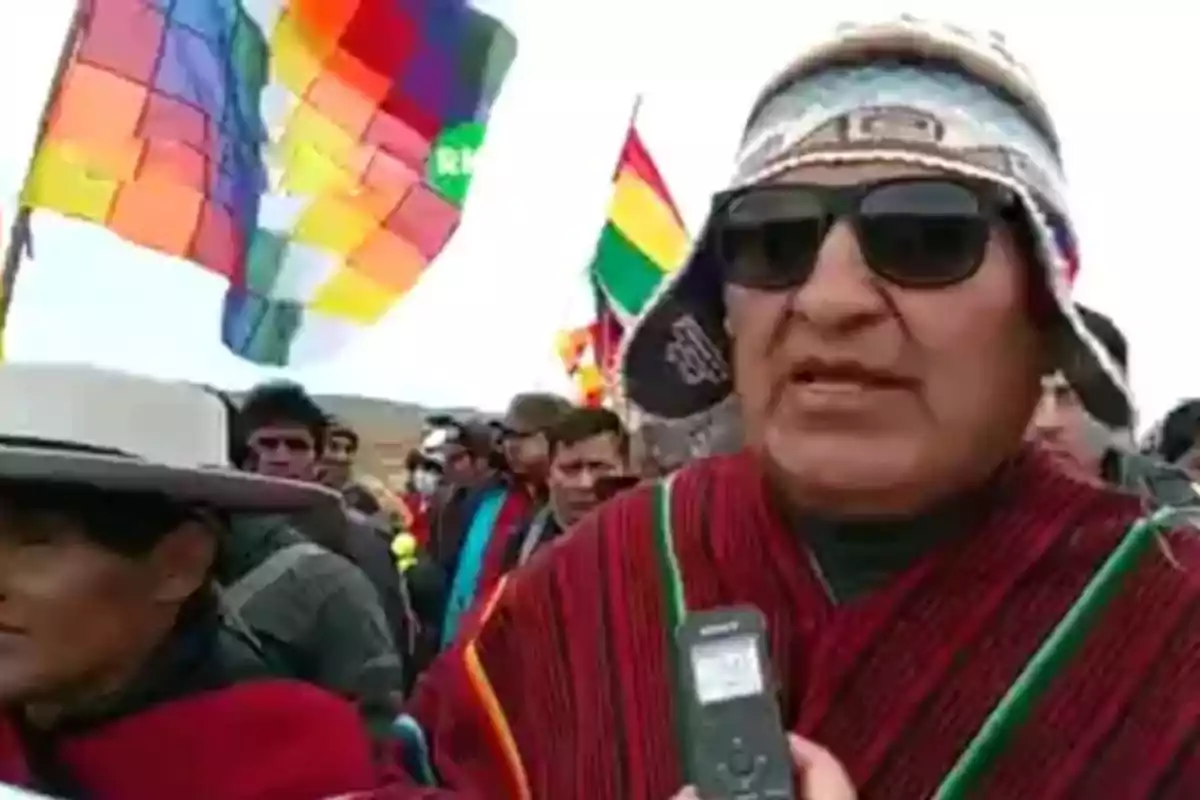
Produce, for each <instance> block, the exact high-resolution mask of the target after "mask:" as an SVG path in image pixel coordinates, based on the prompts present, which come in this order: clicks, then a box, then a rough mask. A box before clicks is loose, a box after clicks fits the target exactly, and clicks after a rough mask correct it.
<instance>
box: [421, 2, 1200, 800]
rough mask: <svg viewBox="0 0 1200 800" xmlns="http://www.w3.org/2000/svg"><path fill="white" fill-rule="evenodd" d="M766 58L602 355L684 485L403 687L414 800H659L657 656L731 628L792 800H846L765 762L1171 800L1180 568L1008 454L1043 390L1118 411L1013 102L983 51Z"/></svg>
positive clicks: (1166, 545) (905, 778) (1185, 606)
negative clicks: (747, 637)
mask: <svg viewBox="0 0 1200 800" xmlns="http://www.w3.org/2000/svg"><path fill="white" fill-rule="evenodd" d="M796 35H797V37H798V38H803V39H805V40H806V41H809V42H813V44H812V45H811V46H810V47H806V48H805V49H804V50H803V51H802V52H800V53H798V54H797V57H796V59H795V61H794V62H793V63H792V64H791V65H790V66H789V67H788V68H787V69H785V70H784V71H783V72H782V73H781V74H780V75H779V76H778V77H777V78H776V79H774V80H772V81H771V82H770V83H769V84H768V85H767V86H766V87H765V88H764V90H763V91H762V93H761V94H760V97H759V99H758V100H757V102H756V103H755V104H754V106H753V110H752V112H751V114H750V117H749V120H748V122H747V125H746V130H745V136H744V140H743V145H742V148H741V152H740V153H739V156H738V159H737V165H736V167H735V170H734V178H733V180H732V182H731V184H730V186H729V187H728V189H727V190H725V191H723V192H721V193H719V194H717V195H716V196H715V197H714V199H713V205H712V211H711V213H710V214H709V217H708V222H707V225H706V229H705V231H704V232H703V234H702V235H701V236H700V237H699V239H698V240H697V242H696V245H695V247H694V249H693V251H692V252H691V253H690V255H689V256H688V258H687V259H686V261H685V263H684V264H683V265H682V267H681V268H680V269H679V270H678V271H676V272H674V273H672V274H671V275H669V276H668V277H667V278H666V285H665V286H663V287H661V288H660V291H659V292H658V293H657V294H656V295H655V299H654V301H653V302H652V303H651V304H650V305H649V307H647V308H646V309H645V310H644V311H643V314H642V316H641V317H640V318H639V320H638V322H637V325H636V326H634V328H633V329H632V330H631V331H630V333H629V335H628V337H629V338H628V341H627V342H626V345H625V350H624V357H623V360H622V365H621V371H622V392H621V394H622V397H623V398H624V399H625V400H626V402H627V403H628V404H629V405H630V406H631V411H632V413H631V414H630V416H631V418H633V419H637V420H639V422H640V423H641V424H642V425H643V433H644V434H645V435H646V437H647V439H648V440H649V443H650V444H651V446H652V448H653V450H654V451H655V456H656V458H657V459H658V460H659V461H660V462H661V463H677V461H679V460H687V459H692V461H691V463H689V464H688V465H687V466H685V467H684V468H683V469H681V470H679V471H678V472H675V473H674V474H673V475H671V476H669V477H667V478H665V479H663V480H661V481H658V482H656V483H654V484H651V485H647V486H644V487H639V488H635V489H632V490H630V491H627V492H625V493H624V494H622V495H620V496H618V497H616V498H614V499H613V500H612V501H610V502H609V503H607V504H605V505H604V506H602V507H601V508H600V509H598V510H597V512H596V513H594V514H592V515H589V516H588V517H585V518H584V519H583V520H581V522H580V523H579V524H578V525H577V526H576V528H575V530H573V531H571V532H569V533H568V534H567V535H566V536H565V537H563V539H561V540H560V541H559V542H557V543H556V544H555V545H554V546H553V547H552V548H551V549H550V551H549V552H547V553H545V554H543V556H542V557H539V558H535V559H533V560H532V561H531V562H530V563H529V564H528V565H527V566H526V567H525V568H524V569H521V570H517V571H516V572H514V573H511V574H510V575H509V576H508V577H507V578H506V579H505V580H503V581H502V582H501V583H500V584H499V585H498V587H497V588H496V590H495V591H494V592H493V593H492V594H491V595H490V596H489V597H488V598H487V599H486V601H485V602H482V603H481V604H480V605H481V607H482V608H483V613H482V614H481V615H480V619H479V620H478V621H477V622H476V623H475V624H474V625H473V626H472V629H471V630H470V631H469V632H468V633H467V634H466V635H465V636H464V637H463V640H462V641H461V642H460V643H459V645H458V646H456V648H455V649H454V650H452V651H451V652H449V653H444V654H443V655H442V657H441V658H440V659H439V660H438V662H437V663H436V664H434V666H433V667H432V668H431V669H430V670H429V672H428V673H427V675H426V676H425V678H424V680H423V681H422V682H421V685H420V686H419V687H418V688H417V691H416V692H415V694H414V696H413V697H412V699H411V700H410V702H409V704H408V706H407V710H408V712H409V713H410V715H411V717H412V719H414V720H415V721H416V722H417V723H418V724H419V725H420V727H421V730H422V733H423V741H424V742H426V743H427V744H428V756H429V760H430V763H431V766H432V768H433V773H434V774H436V775H437V776H439V777H440V779H441V780H442V781H443V782H444V784H445V786H446V787H447V789H448V791H447V792H446V793H445V794H444V795H441V796H444V797H446V798H450V797H454V796H460V797H466V796H479V797H485V796H486V797H488V798H494V800H507V799H508V798H513V799H514V800H515V799H516V798H530V799H531V800H532V799H533V798H537V799H538V800H550V799H553V800H557V798H572V800H607V799H608V798H644V799H645V800H666V798H674V797H686V796H694V793H691V792H690V790H684V789H683V788H682V787H684V785H685V784H687V783H688V782H689V778H690V777H691V776H690V775H689V770H688V768H687V767H688V764H689V762H690V761H691V760H692V759H689V758H688V755H689V754H694V753H695V752H696V751H694V750H692V749H691V747H690V744H691V742H692V739H693V737H694V736H696V735H697V732H696V731H695V730H694V729H693V728H692V727H691V726H689V725H687V724H686V723H687V721H688V716H687V715H685V714H684V711H685V709H686V706H684V705H683V704H682V703H681V702H680V700H679V697H680V692H681V691H682V690H683V687H682V686H680V684H679V679H678V675H679V673H678V665H677V662H678V661H679V660H680V659H681V658H682V657H684V654H681V653H680V652H679V651H678V650H677V648H676V646H675V641H676V639H675V634H676V629H677V625H678V623H679V622H680V621H681V620H683V619H685V618H686V617H687V616H688V615H690V614H692V613H693V612H696V611H700V610H708V609H718V608H726V607H730V606H753V607H755V608H757V609H759V610H760V611H761V612H762V614H763V616H764V617H765V624H766V627H767V637H766V644H767V650H768V652H769V658H770V663H769V664H763V665H761V668H762V670H763V671H765V672H766V674H767V675H768V676H774V677H775V679H776V680H777V682H778V683H777V685H774V686H770V687H769V689H764V691H766V692H767V693H768V695H769V696H773V697H774V699H775V700H776V701H777V704H778V709H779V716H780V719H781V721H782V723H783V725H784V727H785V728H786V730H787V731H788V732H790V733H791V734H792V735H793V736H794V737H797V738H796V739H795V740H794V750H793V754H792V760H793V762H794V764H793V767H794V773H795V776H796V780H795V795H796V796H797V797H803V798H806V800H828V798H833V797H838V798H844V797H848V796H852V793H850V792H848V791H847V787H846V786H845V785H844V782H843V783H842V785H840V786H831V785H825V786H823V787H820V788H818V787H816V786H814V785H811V783H810V785H805V784H806V782H807V781H809V779H812V778H813V763H814V762H813V760H812V759H810V758H808V757H806V756H805V755H804V753H805V752H806V749H807V747H808V746H807V745H804V744H802V743H801V739H800V737H803V739H804V740H808V741H811V742H815V743H817V744H819V745H820V746H822V747H824V748H825V749H826V750H827V751H828V752H829V753H832V754H833V756H835V757H836V758H837V759H838V760H839V761H840V762H841V764H842V765H843V766H844V767H845V769H846V772H847V773H848V775H849V777H850V779H851V780H852V781H853V783H854V785H855V787H856V788H857V791H858V793H859V796H860V797H862V798H864V800H927V798H937V799H938V800H966V799H967V798H971V799H972V800H974V799H975V798H980V799H981V800H990V799H991V798H996V799H997V800H1001V799H1003V800H1012V799H1014V798H1020V799H1021V800H1048V799H1049V798H1065V797H1072V798H1087V800H1142V799H1144V798H1156V799H1157V800H1194V798H1197V797H1200V581H1198V580H1197V574H1196V570H1197V569H1200V535H1197V533H1196V531H1195V530H1194V528H1193V527H1192V526H1191V525H1189V524H1188V517H1187V515H1186V514H1184V513H1181V512H1180V511H1178V510H1175V509H1165V510H1164V509H1160V510H1152V511H1151V513H1150V514H1149V515H1147V513H1146V507H1145V506H1144V499H1143V498H1139V497H1136V496H1133V495H1132V494H1130V493H1127V492H1122V491H1119V490H1117V489H1114V488H1112V487H1109V486H1106V485H1103V484H1101V483H1100V482H1098V481H1095V480H1088V479H1084V478H1080V477H1079V476H1078V475H1076V474H1072V473H1070V472H1068V471H1065V470H1063V469H1062V467H1061V465H1060V463H1059V462H1058V461H1056V460H1055V459H1054V458H1052V457H1051V456H1050V455H1048V454H1047V453H1046V452H1045V451H1044V450H1042V449H1041V448H1038V447H1036V446H1034V445H1031V444H1030V443H1028V442H1027V441H1026V438H1025V433H1026V429H1027V427H1028V425H1029V421H1030V419H1031V417H1032V415H1033V412H1034V407H1035V406H1036V404H1037V402H1038V399H1039V396H1040V394H1041V379H1042V377H1043V376H1044V375H1047V374H1050V373H1052V372H1054V371H1057V370H1059V369H1061V370H1063V373H1064V375H1065V376H1066V378H1067V380H1068V381H1070V382H1071V385H1072V387H1073V388H1074V390H1075V391H1076V392H1077V393H1078V395H1079V397H1080V399H1081V402H1082V403H1083V404H1084V406H1085V407H1086V408H1087V410H1088V412H1089V414H1091V415H1093V416H1094V417H1095V418H1096V419H1097V420H1099V421H1100V422H1102V423H1103V424H1105V425H1109V426H1116V425H1118V424H1119V423H1120V422H1121V420H1123V419H1125V418H1127V416H1128V414H1129V413H1130V405H1131V404H1130V397H1129V393H1128V389H1127V387H1126V385H1125V382H1124V379H1123V377H1122V375H1121V372H1120V370H1119V369H1118V368H1117V367H1116V365H1115V364H1113V360H1112V358H1111V357H1110V356H1109V354H1108V353H1107V352H1106V351H1105V350H1104V348H1103V347H1102V346H1101V345H1100V344H1099V342H1097V341H1096V338H1095V337H1094V336H1093V335H1092V334H1091V333H1090V331H1089V330H1088V329H1087V327H1086V326H1085V325H1084V323H1083V321H1082V319H1081V318H1080V315H1079V313H1078V310H1077V309H1076V308H1075V305H1074V303H1073V301H1072V298H1071V286H1072V283H1073V281H1074V277H1075V273H1076V271H1077V266H1078V258H1077V245H1076V242H1075V233H1074V227H1073V226H1072V224H1071V216H1070V212H1069V208H1068V206H1067V203H1066V199H1065V198H1066V190H1065V177H1064V174H1063V167H1062V155H1061V152H1060V150H1061V147H1060V143H1059V138H1058V136H1057V133H1056V130H1055V126H1054V124H1053V122H1052V120H1051V118H1050V116H1049V113H1048V111H1047V109H1046V107H1045V103H1044V102H1043V100H1042V99H1041V97H1040V95H1039V94H1038V92H1037V91H1036V89H1035V88H1034V85H1033V83H1032V80H1031V78H1030V77H1029V76H1028V74H1027V72H1026V70H1025V69H1024V68H1023V67H1022V66H1021V65H1020V64H1018V63H1017V62H1016V61H1015V60H1014V59H1013V57H1012V56H1011V54H1010V53H1009V51H1008V47H1007V44H1006V42H1005V41H1004V39H1003V37H1000V36H998V35H994V34H985V35H975V34H972V33H970V32H967V31H964V30H963V29H962V28H959V27H956V26H949V25H939V24H935V23H929V22H926V21H922V20H916V19H912V18H902V19H899V20H893V21H888V22H884V23H877V24H865V25H856V26H845V27H842V28H840V29H838V30H837V31H836V32H835V33H834V34H833V35H830V36H829V37H827V38H824V39H817V40H816V41H815V42H814V40H813V38H810V36H811V32H800V31H798V32H797V34H796ZM1151 213H1152V212H1151ZM1144 235H1147V236H1154V235H1156V233H1155V232H1154V230H1153V227H1152V226H1151V227H1147V228H1146V229H1145V231H1144ZM723 677H724V676H723ZM739 683H740V681H739ZM693 700H694V698H693ZM731 735H732V734H731ZM731 747H732V745H731ZM743 754H744V755H747V756H748V755H749V754H748V753H746V752H745V751H743ZM736 767H737V765H736V764H733V765H731V766H730V771H731V772H733V771H734V770H735V769H736ZM731 783H732V782H731ZM736 789H737V787H736V786H730V795H732V794H735V793H736V791H735V790H736ZM455 793H457V794H455ZM410 796H411V797H421V798H424V799H425V800H431V799H432V798H435V797H438V796H439V795H438V794H437V793H436V792H433V791H424V792H423V793H421V794H417V792H416V791H414V792H413V793H411V794H410Z"/></svg>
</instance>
